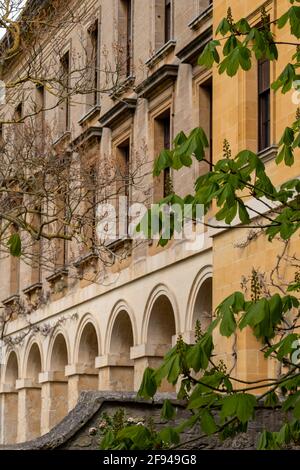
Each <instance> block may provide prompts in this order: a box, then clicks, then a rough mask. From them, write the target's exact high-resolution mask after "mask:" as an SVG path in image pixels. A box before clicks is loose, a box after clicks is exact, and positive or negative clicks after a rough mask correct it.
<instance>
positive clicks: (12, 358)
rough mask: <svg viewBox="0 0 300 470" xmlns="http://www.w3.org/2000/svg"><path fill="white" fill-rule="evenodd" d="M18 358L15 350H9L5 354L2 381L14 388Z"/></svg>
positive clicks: (17, 373)
mask: <svg viewBox="0 0 300 470" xmlns="http://www.w3.org/2000/svg"><path fill="white" fill-rule="evenodd" d="M19 370H20V369H19V360H18V356H17V353H16V351H14V350H11V351H10V352H9V353H8V356H7V362H6V368H5V374H4V383H5V384H6V385H9V386H10V387H11V388H12V389H15V388H16V380H17V379H18V378H19Z"/></svg>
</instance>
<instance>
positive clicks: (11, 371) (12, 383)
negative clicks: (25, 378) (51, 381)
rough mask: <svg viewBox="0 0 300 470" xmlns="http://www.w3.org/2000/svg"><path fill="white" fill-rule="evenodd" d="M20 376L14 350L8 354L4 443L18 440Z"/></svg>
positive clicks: (3, 414)
mask: <svg viewBox="0 0 300 470" xmlns="http://www.w3.org/2000/svg"><path fill="white" fill-rule="evenodd" d="M18 378H19V365H18V358H17V355H16V353H15V352H14V351H11V353H10V354H9V356H8V359H7V365H6V369H5V376H4V383H5V385H4V393H3V394H2V396H1V401H2V425H3V433H4V435H3V442H4V444H13V443H15V442H17V431H18V392H17V390H16V380H17V379H18Z"/></svg>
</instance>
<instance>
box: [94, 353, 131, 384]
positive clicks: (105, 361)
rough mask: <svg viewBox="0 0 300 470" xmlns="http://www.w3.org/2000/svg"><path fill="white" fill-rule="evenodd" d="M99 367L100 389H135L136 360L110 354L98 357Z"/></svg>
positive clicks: (97, 364)
mask: <svg viewBox="0 0 300 470" xmlns="http://www.w3.org/2000/svg"><path fill="white" fill-rule="evenodd" d="M95 363H96V368H97V369H99V390H107V391H120V390H122V391H124V392H130V391H132V390H133V384H134V362H133V361H132V360H131V359H128V358H127V357H124V356H121V355H117V354H108V355H105V356H98V357H97V358H96V362H95Z"/></svg>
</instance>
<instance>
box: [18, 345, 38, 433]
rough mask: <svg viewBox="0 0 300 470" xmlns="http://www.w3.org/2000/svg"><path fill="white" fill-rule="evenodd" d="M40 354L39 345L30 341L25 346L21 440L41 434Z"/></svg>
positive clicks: (21, 393) (21, 394)
mask: <svg viewBox="0 0 300 470" xmlns="http://www.w3.org/2000/svg"><path fill="white" fill-rule="evenodd" d="M42 364H43V360H42V352H41V347H40V346H39V344H38V343H37V342H36V341H35V340H34V339H32V340H31V341H30V342H29V343H28V345H27V353H26V356H25V365H24V375H25V378H26V382H27V383H26V384H24V388H23V389H21V390H20V392H19V400H21V405H22V406H21V407H20V414H21V416H19V420H20V422H21V425H22V429H21V431H22V432H21V434H20V435H21V436H22V439H21V440H26V441H27V440H31V439H34V438H36V437H38V436H40V434H41V408H42V394H41V386H40V384H39V374H40V373H41V372H42V370H43V366H42Z"/></svg>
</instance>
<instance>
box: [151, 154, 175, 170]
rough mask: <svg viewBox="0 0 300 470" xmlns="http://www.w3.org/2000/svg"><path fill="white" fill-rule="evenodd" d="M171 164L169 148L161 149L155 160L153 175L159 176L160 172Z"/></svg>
mask: <svg viewBox="0 0 300 470" xmlns="http://www.w3.org/2000/svg"><path fill="white" fill-rule="evenodd" d="M171 166H172V154H171V151H170V150H166V149H164V150H162V151H161V152H160V154H159V156H158V158H157V159H156V160H155V163H154V169H153V176H159V175H160V173H161V172H162V171H163V170H165V169H166V168H169V167H171Z"/></svg>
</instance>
